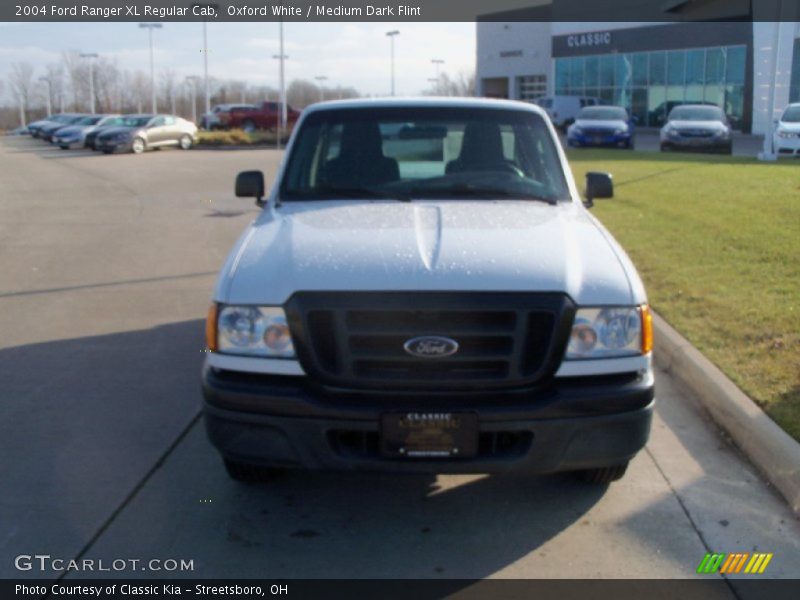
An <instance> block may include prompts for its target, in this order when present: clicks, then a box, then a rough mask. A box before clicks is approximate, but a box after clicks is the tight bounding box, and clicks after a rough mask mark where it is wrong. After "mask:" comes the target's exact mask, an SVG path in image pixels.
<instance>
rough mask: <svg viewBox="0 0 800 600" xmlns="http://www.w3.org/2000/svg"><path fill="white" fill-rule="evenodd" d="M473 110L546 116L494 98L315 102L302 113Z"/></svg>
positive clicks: (533, 108) (526, 106)
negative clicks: (430, 109) (356, 109)
mask: <svg viewBox="0 0 800 600" xmlns="http://www.w3.org/2000/svg"><path fill="white" fill-rule="evenodd" d="M448 107H449V108H475V109H480V110H486V109H488V110H527V111H530V112H533V113H537V114H539V115H541V116H546V115H547V113H546V112H545V111H544V110H543V109H542V108H540V107H539V106H537V105H535V104H531V103H529V102H520V101H518V100H500V99H496V98H468V97H457V98H439V97H428V96H421V97H403V98H356V99H349V100H330V101H326V102H317V103H316V104H312V105H310V106H308V107H307V108H306V109H305V110H304V111H303V112H304V113H310V112H317V111H323V110H344V109H354V108H364V109H369V108H448Z"/></svg>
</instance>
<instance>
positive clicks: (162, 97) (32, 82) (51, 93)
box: [0, 50, 475, 129]
mask: <svg viewBox="0 0 800 600" xmlns="http://www.w3.org/2000/svg"><path fill="white" fill-rule="evenodd" d="M90 60H92V61H93V64H92V65H91V66H90V64H89V61H90ZM90 68H91V71H90ZM90 73H91V77H92V80H93V81H91V82H90ZM7 84H8V87H9V90H8V91H9V92H10V96H11V98H12V101H13V103H14V105H15V106H14V105H12V107H2V108H0V129H11V128H14V127H18V126H20V125H23V126H24V125H25V124H27V123H29V122H31V121H33V120H36V119H40V118H43V117H45V116H46V115H47V111H48V109H49V110H50V111H51V112H52V113H57V112H89V111H90V106H91V104H92V103H91V97H90V96H91V94H92V93H93V94H94V106H95V112H97V113H121V114H126V113H146V112H149V111H150V110H151V108H152V101H151V98H152V90H151V80H150V75H149V73H146V72H145V71H143V70H134V71H131V70H127V69H121V68H120V67H119V65H118V64H117V60H116V59H115V58H109V57H105V56H99V57H96V58H90V59H87V58H83V57H81V55H80V53H79V52H78V51H76V50H67V51H64V52H62V54H61V60H60V61H59V62H57V63H50V64H48V65H46V66H45V67H44V69H42V70H38V71H37V69H35V68H34V67H33V66H32V65H31V64H30V63H28V62H25V61H19V62H15V63H13V64H12V65H11V70H10V73H9V75H8V78H7ZM3 87H4V86H3V82H2V81H0V95H2V92H3ZM155 87H156V102H157V108H158V111H159V112H165V113H171V114H176V115H180V116H182V117H184V118H187V119H192V118H193V117H194V115H195V114H196V115H197V118H198V119H199V118H200V116H201V115H202V113H203V112H204V110H205V91H204V86H203V79H202V77H181V76H179V75H178V73H177V72H176V71H175V70H174V69H171V68H164V69H161V70H160V71H159V72H158V73H157V75H156V81H155ZM474 90H475V77H474V75H471V74H470V75H467V74H463V73H461V74H459V75H458V76H456V77H450V76H448V75H447V74H446V73H442V74H441V75H440V77H439V80H438V81H437V82H434V83H433V84H432V85H431V86H430V87H429V88H428V89H426V90H422V92H421V93H422V94H427V95H433V94H435V95H444V96H472V95H473V94H474ZM209 92H210V97H211V105H212V106H213V105H215V104H229V103H257V102H262V101H264V100H277V99H278V97H279V92H278V90H277V89H276V88H274V87H272V86H268V85H252V84H248V83H247V82H246V81H241V80H232V79H220V78H217V77H209ZM360 96H361V94H360V93H359V92H358V90H356V89H355V88H353V87H340V86H335V87H334V86H320V85H319V84H318V83H315V82H312V81H308V80H305V79H294V80H292V81H291V82H290V83H289V85H288V86H287V88H286V98H287V102H288V103H289V104H290V105H291V106H293V107H295V108H298V109H302V108H304V107H306V106H308V105H309V104H312V103H314V102H317V101H319V100H320V99H325V100H332V99H337V98H357V97H360ZM193 98H194V106H193V105H192V104H193V102H192V99H193Z"/></svg>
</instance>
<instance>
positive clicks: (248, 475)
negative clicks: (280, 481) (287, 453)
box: [224, 458, 284, 483]
mask: <svg viewBox="0 0 800 600" xmlns="http://www.w3.org/2000/svg"><path fill="white" fill-rule="evenodd" d="M224 461H225V470H226V471H227V472H228V475H229V476H230V478H231V479H234V480H236V481H241V482H242V483H266V482H269V481H273V480H274V479H276V478H277V477H279V476H280V475H281V474H282V473H283V472H284V471H283V470H282V469H271V468H269V467H261V466H258V465H251V464H248V463H243V462H239V461H236V460H231V459H229V458H226V459H224Z"/></svg>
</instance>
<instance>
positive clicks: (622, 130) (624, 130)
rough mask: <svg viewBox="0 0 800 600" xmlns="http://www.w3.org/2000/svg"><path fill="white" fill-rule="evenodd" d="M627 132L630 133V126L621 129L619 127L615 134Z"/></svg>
mask: <svg viewBox="0 0 800 600" xmlns="http://www.w3.org/2000/svg"><path fill="white" fill-rule="evenodd" d="M626 133H628V128H627V127H620V128H619V129H617V130H616V131H615V132H614V135H625V134H626Z"/></svg>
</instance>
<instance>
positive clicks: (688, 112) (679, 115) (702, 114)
mask: <svg viewBox="0 0 800 600" xmlns="http://www.w3.org/2000/svg"><path fill="white" fill-rule="evenodd" d="M669 120H670V121H724V120H725V115H724V114H723V113H722V111H721V110H720V109H719V108H717V107H716V106H676V107H675V108H673V109H672V112H671V113H669Z"/></svg>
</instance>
